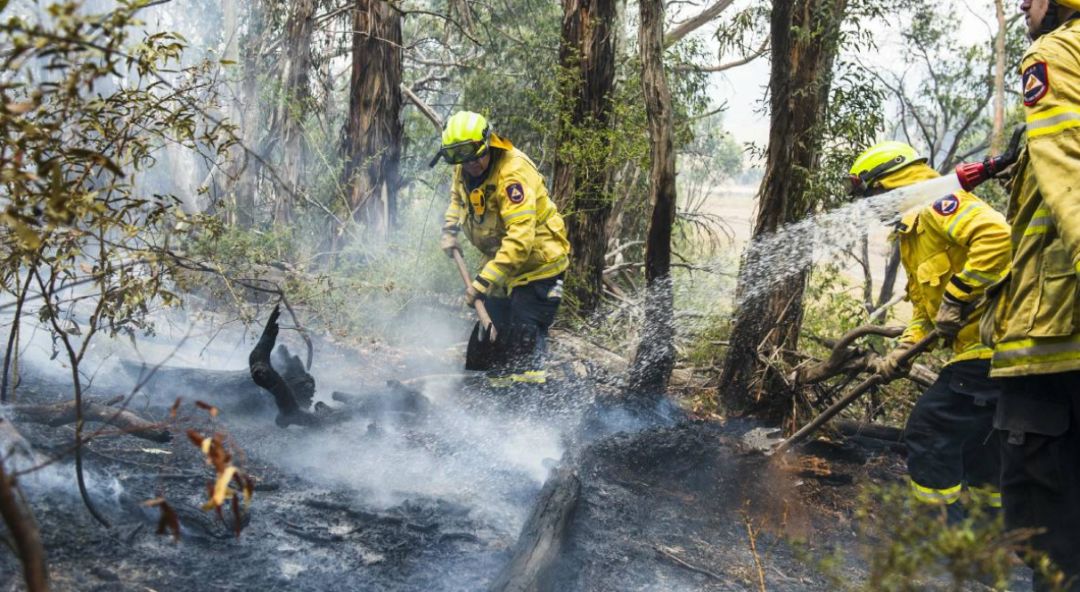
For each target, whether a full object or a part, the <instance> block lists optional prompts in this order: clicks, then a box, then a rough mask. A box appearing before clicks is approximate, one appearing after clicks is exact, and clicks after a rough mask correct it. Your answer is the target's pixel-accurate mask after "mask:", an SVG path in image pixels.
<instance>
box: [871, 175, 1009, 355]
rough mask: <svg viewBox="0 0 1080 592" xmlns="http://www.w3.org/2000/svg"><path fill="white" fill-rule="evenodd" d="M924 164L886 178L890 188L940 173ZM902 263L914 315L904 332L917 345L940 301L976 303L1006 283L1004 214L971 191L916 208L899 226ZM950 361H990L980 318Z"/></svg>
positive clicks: (930, 326) (966, 331) (958, 339)
mask: <svg viewBox="0 0 1080 592" xmlns="http://www.w3.org/2000/svg"><path fill="white" fill-rule="evenodd" d="M938 176H940V175H938V173H937V171H935V170H934V169H932V168H930V167H928V166H926V165H925V164H913V165H910V166H907V167H904V168H903V169H900V170H899V171H897V172H895V173H893V174H891V175H889V176H887V177H885V178H884V179H883V180H882V185H883V186H885V187H886V188H887V189H894V188H896V187H903V186H905V185H911V184H912V183H916V182H918V181H924V180H926V179H933V178H935V177H938ZM895 238H896V240H898V241H900V261H901V263H903V265H904V272H905V273H906V274H907V277H908V283H907V295H908V298H909V299H910V300H911V305H912V310H913V312H912V316H911V322H910V323H908V326H907V329H906V330H905V331H904V334H903V335H902V336H901V340H902V341H905V342H910V343H915V342H917V341H919V340H921V339H922V338H923V337H925V336H926V334H927V333H928V332H929V331H930V330H931V329H933V328H934V317H935V316H936V315H937V311H938V308H939V307H940V306H941V300H942V298H943V297H944V295H945V294H946V293H947V294H948V295H949V296H950V297H951V298H953V299H954V300H958V301H960V302H967V303H972V302H975V301H976V300H978V299H979V297H980V296H982V294H983V292H984V291H985V290H986V288H987V287H988V286H990V285H991V284H994V283H996V282H999V281H1001V279H1002V278H1003V277H1004V276H1005V273H1006V271H1007V269H1008V267H1009V257H1010V254H1011V249H1010V244H1009V225H1008V224H1006V222H1005V217H1004V216H1002V215H1001V214H1000V213H998V212H997V211H995V210H994V209H993V208H991V207H990V206H989V205H987V204H986V203H985V202H983V201H982V200H981V199H979V198H978V197H976V196H975V195H972V194H971V193H968V192H966V191H957V192H956V193H954V194H952V195H949V196H946V197H943V198H941V199H939V200H937V201H936V202H934V204H933V205H931V206H927V207H921V208H917V209H914V210H911V211H909V212H907V213H906V214H904V216H903V218H902V219H901V220H900V223H899V224H897V228H896V233H895ZM952 348H953V357H952V358H951V359H950V360H949V362H948V363H949V364H951V363H953V362H959V361H962V360H976V359H987V358H989V357H990V355H991V353H992V352H991V350H990V348H988V347H986V346H985V345H983V344H982V343H981V342H980V341H979V326H978V319H977V318H975V317H972V318H971V319H970V320H969V322H968V324H967V325H965V326H964V328H962V329H961V330H960V333H958V334H957V336H956V339H954V340H953V343H952Z"/></svg>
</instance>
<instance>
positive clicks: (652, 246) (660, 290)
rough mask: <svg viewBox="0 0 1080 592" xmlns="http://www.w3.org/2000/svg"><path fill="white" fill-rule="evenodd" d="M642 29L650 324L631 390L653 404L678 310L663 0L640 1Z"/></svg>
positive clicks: (660, 390) (671, 359) (666, 368)
mask: <svg viewBox="0 0 1080 592" xmlns="http://www.w3.org/2000/svg"><path fill="white" fill-rule="evenodd" d="M639 7H640V16H641V28H640V30H639V31H638V44H639V46H640V47H641V86H642V90H643V91H644V96H645V112H646V115H647V117H648V124H649V144H650V159H651V166H650V170H649V203H650V204H651V205H652V216H651V218H650V219H649V232H648V238H647V240H646V243H645V322H644V326H643V327H642V329H641V337H640V341H639V343H638V347H637V351H636V352H635V354H634V361H633V364H632V365H631V367H630V378H629V381H628V385H627V388H628V391H629V393H630V394H631V395H633V396H634V397H635V398H636V399H637V400H638V402H640V403H643V404H645V405H648V404H649V403H651V402H654V401H656V400H659V398H660V397H662V396H663V394H664V391H665V390H667V384H668V380H669V379H670V378H671V370H672V368H674V366H675V345H674V342H673V340H674V336H675V335H674V334H675V326H674V310H673V307H674V305H673V302H672V300H673V294H672V286H671V229H672V226H673V225H674V224H675V146H674V127H675V123H674V116H673V114H672V111H671V91H670V89H669V88H668V83H667V78H666V76H665V73H664V3H663V0H641V1H640V2H639Z"/></svg>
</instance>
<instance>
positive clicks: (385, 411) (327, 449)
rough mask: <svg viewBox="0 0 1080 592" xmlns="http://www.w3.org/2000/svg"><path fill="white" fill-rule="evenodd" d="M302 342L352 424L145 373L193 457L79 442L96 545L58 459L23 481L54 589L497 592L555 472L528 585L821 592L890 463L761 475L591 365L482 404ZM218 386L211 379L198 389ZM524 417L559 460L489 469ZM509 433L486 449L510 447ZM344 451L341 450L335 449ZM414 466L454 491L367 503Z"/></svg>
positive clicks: (875, 460) (2, 564) (33, 381)
mask: <svg viewBox="0 0 1080 592" xmlns="http://www.w3.org/2000/svg"><path fill="white" fill-rule="evenodd" d="M319 348H320V350H321V351H322V354H321V355H322V358H323V359H322V360H320V356H319V355H317V356H316V358H315V364H314V366H313V368H312V369H311V375H312V376H314V377H315V378H316V380H318V378H319V374H320V370H322V369H321V368H320V362H321V363H322V364H325V366H324V367H323V368H340V367H343V366H344V365H346V364H348V365H350V366H351V367H353V368H354V369H356V371H357V373H358V374H361V375H363V374H365V373H366V375H367V376H368V377H369V378H370V381H368V380H364V381H362V385H361V382H354V385H357V388H355V389H353V391H352V392H350V393H346V392H343V391H339V392H334V393H333V395H332V396H325V395H323V396H316V399H317V400H319V401H326V399H329V400H328V401H326V402H324V403H323V404H328V405H335V404H340V403H341V402H342V401H349V402H350V404H352V405H353V408H354V410H355V414H354V416H353V417H352V419H350V420H349V421H346V422H343V423H340V424H335V425H330V426H327V427H325V428H321V429H320V430H318V431H315V430H309V429H305V428H302V427H297V426H293V427H290V428H287V429H281V428H278V427H276V426H275V425H274V424H273V414H274V411H273V405H272V403H270V404H269V405H265V404H261V403H267V401H262V402H260V401H258V400H256V399H252V398H251V396H250V395H251V393H247V394H240V395H238V396H236V397H232V398H230V394H229V393H227V392H221V391H218V392H210V391H206V390H202V391H201V392H193V393H191V398H190V399H189V402H188V403H186V404H184V405H180V406H175V404H174V401H175V395H176V394H177V392H176V391H177V390H178V389H177V388H175V387H176V386H177V384H176V383H175V380H176V378H177V377H178V376H181V375H182V373H183V372H184V371H183V370H178V369H171V370H166V371H165V372H164V373H163V374H162V376H165V377H168V378H170V379H172V380H173V381H174V382H173V383H172V386H173V387H174V388H167V386H168V383H166V382H162V381H160V380H159V381H157V382H156V383H154V382H152V383H151V384H149V385H148V387H147V388H148V389H149V390H151V391H154V390H155V389H156V390H157V391H159V392H160V396H155V395H154V393H153V392H151V393H150V394H148V395H147V396H146V397H145V398H138V397H137V398H136V399H135V400H134V401H133V403H132V404H131V406H132V408H133V410H136V411H138V412H139V413H140V414H143V415H144V416H146V417H151V418H156V419H158V420H160V421H162V422H166V423H169V422H173V423H174V424H175V425H180V424H183V425H185V426H187V428H188V429H191V430H192V432H191V433H192V434H195V435H198V436H199V438H200V446H201V447H200V446H195V445H193V444H192V441H189V437H185V435H184V432H178V433H174V438H173V439H172V441H171V442H170V443H168V444H163V445H162V444H153V443H149V442H146V441H144V440H139V439H136V438H134V437H133V436H131V435H118V436H114V437H101V438H95V439H93V440H92V441H91V442H89V443H88V444H86V453H87V454H86V459H87V470H88V473H89V477H90V481H91V487H90V489H91V492H92V496H94V501H95V502H96V503H97V505H98V506H99V507H100V508H103V510H104V511H106V512H107V513H108V516H109V517H110V519H111V520H112V521H113V523H114V527H113V528H111V529H104V528H101V527H100V526H99V525H97V524H96V523H95V522H94V521H93V519H92V518H91V517H90V516H89V514H88V513H87V512H86V510H85V508H84V507H83V506H82V505H81V503H80V501H79V499H78V496H77V495H76V494H75V493H73V487H74V485H73V481H74V479H73V473H74V470H73V468H72V467H71V465H70V464H69V461H63V462H60V463H57V464H53V465H50V467H48V468H47V469H44V470H42V471H39V473H40V475H38V474H35V475H27V476H24V477H23V478H22V484H23V486H24V488H25V490H26V492H27V495H28V496H29V497H30V499H31V502H32V504H33V507H34V510H35V512H36V515H37V519H38V521H39V525H40V527H41V532H42V536H43V537H44V540H45V545H46V548H47V552H48V561H49V566H50V577H51V584H52V587H53V589H54V590H61V591H63V590H72V591H80V592H81V591H97V590H101V591H104V590H109V591H127V590H130V591H142V592H145V591H146V590H157V591H165V590H169V591H189V590H190V591H199V592H203V591H207V590H297V591H305V590H386V591H421V590H424V591H428V590H430V591H459V590H460V591H473V590H487V589H495V588H492V587H491V586H492V585H493V582H497V580H498V578H500V577H502V576H505V575H506V573H507V566H508V565H509V564H510V563H511V562H512V561H514V560H515V552H516V551H517V550H518V549H520V548H521V545H522V541H519V535H520V534H521V532H522V527H523V525H524V524H525V523H526V522H527V521H528V520H529V519H530V513H531V512H532V510H533V507H534V505H535V504H537V500H538V496H540V495H541V492H542V488H543V486H544V481H545V478H544V476H545V475H546V474H547V472H548V471H551V472H552V474H555V473H557V472H558V470H557V469H559V468H561V469H562V471H563V473H564V474H566V475H572V476H573V478H574V479H575V487H576V488H575V491H574V496H573V497H574V501H573V507H572V508H569V511H568V512H567V513H566V517H565V519H564V522H565V524H564V525H563V527H562V528H563V529H564V530H563V531H562V532H561V533H560V535H559V540H558V545H557V550H556V552H555V553H553V554H552V556H551V557H550V558H549V559H548V560H547V562H546V563H545V564H544V566H543V568H542V571H543V573H541V574H540V576H539V578H538V579H537V583H536V584H535V586H536V587H535V588H534V589H538V590H539V589H548V590H560V591H568V592H569V591H583V592H584V591H589V592H603V591H612V592H614V591H626V590H670V591H681V590H688V591H689V590H710V591H711V590H717V591H727V590H732V591H735V590H759V589H760V584H761V581H762V579H763V580H764V582H765V584H766V589H768V590H780V591H787V590H790V591H796V590H824V589H829V587H828V584H827V582H826V581H825V579H824V578H823V576H822V575H821V574H820V573H819V570H818V569H817V567H818V566H817V564H816V559H815V557H819V556H825V555H827V554H828V553H830V552H831V549H832V548H833V547H835V546H840V547H844V548H847V549H848V550H850V551H852V552H851V553H849V557H848V559H846V560H845V562H844V565H843V566H842V567H841V570H842V572H843V573H850V575H851V578H852V580H853V581H858V580H859V579H860V577H861V575H862V574H864V573H865V567H864V566H862V565H861V564H860V563H859V561H858V560H857V559H856V558H855V557H856V553H855V552H854V551H855V548H856V542H855V541H856V540H857V539H856V530H857V526H856V525H855V524H854V523H853V516H854V513H855V506H856V503H857V497H858V490H859V486H860V484H862V483H866V482H868V481H871V480H873V481H876V482H881V481H883V480H884V481H890V480H899V479H900V478H901V477H902V475H903V463H902V459H901V458H900V457H899V456H898V455H896V454H895V453H894V452H890V451H889V450H888V449H874V448H872V447H865V446H859V445H857V444H855V443H852V442H847V443H820V442H819V443H814V444H812V448H810V449H807V450H808V451H809V452H810V453H812V454H809V455H799V456H795V455H793V456H791V457H790V459H789V460H786V461H784V462H775V461H770V460H769V459H768V458H767V457H765V456H764V455H762V454H760V453H759V452H757V451H754V450H753V449H751V448H748V447H747V446H745V444H744V440H743V438H742V437H743V435H744V434H745V433H746V432H748V431H749V430H751V429H752V428H754V427H755V426H754V425H752V424H750V423H742V422H738V421H730V422H727V423H720V422H717V421H704V420H698V419H692V418H689V417H685V416H684V415H683V414H682V412H680V411H679V410H678V409H676V408H675V407H673V406H671V407H666V408H664V409H658V410H655V412H653V413H649V414H644V415H643V416H642V415H634V414H629V413H627V412H626V411H625V410H623V409H621V408H620V406H619V404H618V398H617V390H616V389H615V388H614V387H613V385H612V383H611V382H610V381H609V380H607V379H605V378H603V373H602V372H601V371H597V372H593V373H590V374H588V375H587V376H586V377H574V376H573V371H572V370H570V368H571V365H570V364H567V363H561V362H560V361H559V360H558V356H556V358H557V359H556V360H555V363H554V368H555V374H556V375H558V377H557V378H556V379H555V380H552V381H550V382H549V383H548V384H547V385H544V386H541V387H536V386H530V387H520V388H513V389H509V390H499V391H494V390H490V389H488V388H486V387H485V386H484V385H483V383H482V381H480V380H478V379H473V378H469V379H465V380H464V381H462V380H460V379H459V380H458V381H457V382H454V383H452V384H451V385H450V386H449V387H444V388H443V389H442V391H441V392H439V393H436V394H434V395H432V394H431V393H429V392H428V391H427V389H425V388H424V387H422V386H421V385H422V382H423V381H419V382H415V383H411V384H402V383H398V382H393V381H391V382H389V383H387V382H385V380H386V379H388V378H390V379H392V378H393V377H394V375H397V376H416V375H417V374H418V373H419V372H422V371H421V370H418V369H417V368H420V367H424V369H425V370H426V369H428V368H430V367H432V365H431V362H430V361H424V363H420V362H418V361H416V360H415V358H412V362H411V365H412V366H414V368H411V367H410V364H405V365H404V367H403V365H402V364H400V363H398V361H397V360H396V359H395V360H393V361H391V360H383V359H380V358H379V354H378V353H375V354H370V353H369V354H368V355H366V356H364V355H357V354H356V352H353V351H351V350H348V351H347V350H344V349H340V348H339V349H335V348H334V347H333V346H332V345H331V344H326V343H323V344H320V345H319ZM279 359H280V358H279ZM275 363H276V362H275ZM438 363H444V364H445V363H446V362H445V361H443V362H438ZM560 370H561V371H560ZM323 371H326V372H329V370H323ZM192 372H195V373H197V371H192ZM177 373H180V374H177ZM234 380H235V377H230V376H227V375H226V373H221V372H217V373H215V374H214V376H213V378H212V380H210V382H209V384H229V383H230V382H229V381H234ZM380 380H381V381H382V382H381V383H380V382H379V381H380ZM214 381H219V382H217V383H215V382H214ZM205 382H206V381H204V383H205ZM406 382H407V381H406ZM384 384H385V385H386V386H383V385H384ZM370 385H376V386H370ZM201 386H202V387H204V388H205V387H206V386H207V384H201ZM316 390H319V389H318V388H317V389H316ZM323 390H325V389H323ZM66 392H67V390H66V389H65V388H64V385H63V384H61V383H52V382H50V381H49V379H47V378H44V377H42V376H35V375H34V374H33V373H30V374H29V375H28V376H27V377H26V378H25V380H24V383H23V386H22V387H21V390H20V393H21V394H20V397H22V398H23V399H22V400H24V401H30V400H32V401H34V402H49V401H52V400H57V399H61V398H63V397H64V396H65V395H66ZM269 398H270V397H269V395H265V399H269ZM196 400H197V401H199V403H197V404H196V403H195V401H196ZM196 405H198V407H196ZM451 408H452V410H453V411H452V413H451V412H448V411H447V409H451ZM211 410H212V411H211ZM522 417H526V418H529V419H528V421H529V422H535V423H537V424H541V425H543V426H544V427H545V429H546V430H548V431H549V432H553V433H555V434H557V443H558V447H557V448H556V449H555V450H557V453H556V456H553V457H545V458H542V459H540V460H539V464H538V465H537V464H536V463H535V462H533V461H535V460H536V458H535V457H536V456H537V454H538V452H537V451H529V450H528V448H529V446H528V444H527V443H528V441H526V444H525V445H523V446H521V448H524V449H525V450H521V451H520V453H522V454H526V455H527V454H532V455H533V456H531V457H529V459H527V461H528V462H525V461H522V462H517V463H515V462H505V457H504V456H500V454H504V455H505V454H506V452H505V451H503V452H499V453H496V452H493V451H492V449H493V448H498V447H499V446H501V445H503V443H502V442H493V441H476V440H475V436H476V434H475V432H476V430H482V429H484V428H485V426H494V425H499V426H503V427H505V426H506V425H508V424H512V423H513V422H515V421H517V420H518V418H522ZM455 418H459V419H455ZM460 418H465V419H460ZM459 420H460V421H459ZM532 427H533V426H532V424H528V423H523V424H521V427H520V429H521V430H523V431H527V430H529V429H532ZM19 428H20V430H21V431H22V433H23V435H24V436H25V437H26V438H27V439H28V440H29V441H30V442H31V443H32V444H33V445H34V446H35V448H36V450H37V451H38V452H39V453H41V454H43V455H45V456H49V455H57V456H59V455H61V454H63V453H64V452H65V451H66V450H68V448H69V446H70V438H71V435H72V434H73V431H72V430H71V428H59V429H58V428H50V427H48V426H44V425H38V424H31V423H21V424H19ZM515 429H517V428H515V427H514V426H511V427H510V428H508V430H507V431H506V432H503V433H501V435H500V436H499V438H500V439H502V440H507V439H512V438H513V437H514V434H515V433H517V432H515ZM455 432H460V433H455ZM544 433H547V432H544ZM210 434H221V435H220V436H217V437H216V438H215V437H214V436H210ZM195 435H190V438H192V439H194V438H195ZM391 437H392V438H393V439H394V442H395V447H394V448H392V449H390V448H387V449H385V450H386V451H387V454H388V455H389V456H388V457H387V458H386V459H385V463H387V464H391V465H393V464H394V463H399V464H398V466H391V467H389V471H388V472H387V473H385V474H382V473H380V474H378V475H372V476H371V477H370V479H367V480H365V476H364V475H360V476H359V477H357V476H356V475H355V474H353V473H350V472H348V471H347V469H348V468H349V467H350V466H352V465H356V464H360V465H362V466H361V468H360V469H359V471H361V472H363V471H366V470H368V468H369V466H368V465H364V464H363V463H364V462H367V461H364V460H362V459H363V458H364V457H365V455H366V454H371V455H374V456H375V457H378V455H379V454H381V453H382V451H383V449H382V448H380V447H381V446H385V442H386V441H387V439H389V438H391ZM207 438H209V442H210V445H209V446H203V445H202V442H203V441H204V440H205V439H207ZM341 441H344V442H345V443H346V444H345V446H344V447H339V446H336V445H335V442H341ZM206 449H209V451H208V452H204V450H206ZM350 451H351V452H350ZM517 452H518V451H516V449H515V454H516V453H517ZM414 453H415V454H417V455H419V456H411V455H413V454H414ZM399 455H400V456H399ZM410 459H414V460H415V459H423V460H424V461H425V462H431V463H432V464H431V466H430V467H428V468H427V469H425V470H427V471H430V481H431V482H432V483H435V482H438V481H439V480H440V479H441V478H442V477H441V475H442V471H443V468H440V464H444V465H446V466H454V465H456V464H457V463H462V462H467V463H469V464H467V465H463V466H466V467H467V469H462V471H461V472H458V473H455V472H453V471H451V472H449V475H450V477H452V478H459V479H460V481H461V482H460V483H458V484H456V487H438V486H435V485H432V484H430V483H420V484H411V483H406V485H410V486H411V487H405V488H404V490H402V491H392V489H393V488H394V487H398V486H400V485H401V484H398V483H390V484H389V490H387V488H385V487H383V485H386V482H387V481H390V482H392V481H393V480H394V475H395V473H401V472H406V471H408V470H410V469H411V467H410V466H408V463H409V462H410ZM369 460H370V459H369ZM375 461H376V462H377V461H378V458H376V459H375ZM233 463H235V465H236V467H237V468H238V471H239V472H241V474H242V475H245V477H244V478H243V479H241V480H238V481H236V482H233V483H232V486H233V487H234V488H236V491H240V490H242V489H244V488H247V487H250V492H249V493H250V495H251V501H250V504H245V503H243V499H242V496H241V495H233V496H229V497H228V499H222V500H221V501H222V502H224V503H221V504H218V505H217V506H216V511H215V509H212V510H210V511H207V510H204V509H203V507H205V505H206V504H207V503H208V499H212V498H208V496H212V495H213V491H214V489H213V485H214V482H215V476H216V477H218V478H220V477H221V475H222V473H223V471H224V470H225V468H227V467H230V466H233ZM530 463H532V464H530ZM474 465H475V466H474ZM534 465H535V466H534ZM371 466H373V467H374V466H376V465H371ZM215 467H216V468H215ZM380 475H382V476H381V477H380ZM245 480H246V481H245ZM208 485H209V487H210V488H209V490H208ZM427 485H431V486H430V487H427ZM410 489H411V490H410ZM21 585H22V584H21V581H20V575H19V569H18V564H17V563H16V561H15V559H14V557H13V556H12V554H10V553H6V554H2V555H0V587H2V588H0V589H4V590H18V589H21ZM505 589H510V588H505Z"/></svg>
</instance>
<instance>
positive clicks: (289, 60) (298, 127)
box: [273, 0, 315, 224]
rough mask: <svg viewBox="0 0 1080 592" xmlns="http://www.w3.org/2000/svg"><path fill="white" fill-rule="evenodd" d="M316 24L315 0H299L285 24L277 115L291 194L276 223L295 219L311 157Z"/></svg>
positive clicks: (278, 204) (281, 203)
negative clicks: (307, 126) (307, 131)
mask: <svg viewBox="0 0 1080 592" xmlns="http://www.w3.org/2000/svg"><path fill="white" fill-rule="evenodd" d="M314 23H315V0H295V1H294V2H293V3H292V4H291V5H290V10H289V18H288V20H287V21H286V22H285V56H284V57H285V61H284V63H283V64H282V71H281V79H282V89H283V93H282V96H281V99H280V101H279V102H278V108H277V113H275V116H274V120H275V125H274V126H273V127H275V128H278V127H279V126H280V130H281V131H280V134H281V143H282V153H281V178H282V180H283V181H284V182H285V183H286V184H287V185H288V187H287V189H288V191H285V192H283V194H282V195H280V196H279V197H278V199H277V200H276V201H275V203H274V222H276V223H279V224H287V223H289V222H290V221H291V220H292V210H293V204H292V197H291V195H292V193H293V192H297V191H302V190H303V189H302V187H301V183H300V176H301V174H302V172H303V170H304V162H305V159H306V156H307V143H306V141H305V136H304V127H303V126H304V117H305V116H306V115H307V114H308V113H310V112H311V109H312V108H313V105H312V101H311V86H310V85H311V81H310V73H311V38H312V32H313V30H314Z"/></svg>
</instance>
